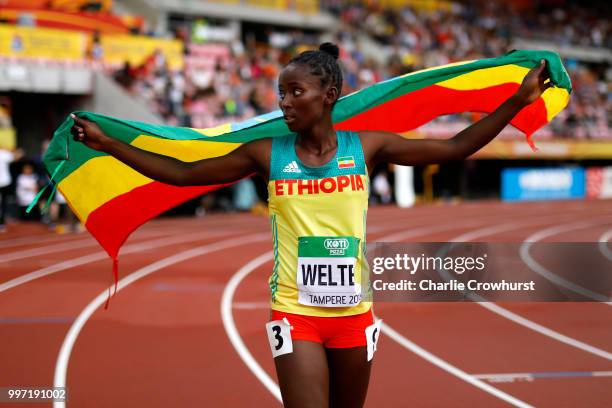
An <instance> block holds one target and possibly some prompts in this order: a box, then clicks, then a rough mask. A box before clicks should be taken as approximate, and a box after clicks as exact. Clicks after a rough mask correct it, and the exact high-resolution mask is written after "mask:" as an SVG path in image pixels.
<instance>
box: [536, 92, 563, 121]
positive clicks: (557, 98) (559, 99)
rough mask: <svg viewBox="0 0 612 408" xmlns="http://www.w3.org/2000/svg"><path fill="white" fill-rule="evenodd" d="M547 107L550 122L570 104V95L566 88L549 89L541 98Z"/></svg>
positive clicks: (547, 116) (547, 117)
mask: <svg viewBox="0 0 612 408" xmlns="http://www.w3.org/2000/svg"><path fill="white" fill-rule="evenodd" d="M540 98H542V99H543V100H544V105H546V120H548V121H549V122H550V121H551V120H552V118H553V117H555V115H556V114H557V113H559V112H561V111H562V110H563V109H565V107H566V106H567V104H568V103H569V99H570V95H569V92H567V90H566V89H565V88H554V87H553V88H548V89H547V90H545V91H544V93H542V96H540Z"/></svg>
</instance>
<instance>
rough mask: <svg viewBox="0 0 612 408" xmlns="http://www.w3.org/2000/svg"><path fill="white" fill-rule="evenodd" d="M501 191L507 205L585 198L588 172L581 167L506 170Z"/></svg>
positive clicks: (503, 173)
mask: <svg viewBox="0 0 612 408" xmlns="http://www.w3.org/2000/svg"><path fill="white" fill-rule="evenodd" d="M501 190H502V192H501V195H502V200H504V201H523V200H567V199H578V198H584V197H585V171H584V169H583V168H581V167H557V168H513V169H503V170H502V180H501Z"/></svg>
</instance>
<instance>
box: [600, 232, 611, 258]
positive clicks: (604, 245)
mask: <svg viewBox="0 0 612 408" xmlns="http://www.w3.org/2000/svg"><path fill="white" fill-rule="evenodd" d="M610 239H612V229H610V230H608V231H606V232H604V233H603V234H602V236H601V237H599V240H598V241H599V251H600V252H601V253H602V254H603V256H605V257H606V258H608V259H609V260H611V261H612V250H610V247H608V241H610Z"/></svg>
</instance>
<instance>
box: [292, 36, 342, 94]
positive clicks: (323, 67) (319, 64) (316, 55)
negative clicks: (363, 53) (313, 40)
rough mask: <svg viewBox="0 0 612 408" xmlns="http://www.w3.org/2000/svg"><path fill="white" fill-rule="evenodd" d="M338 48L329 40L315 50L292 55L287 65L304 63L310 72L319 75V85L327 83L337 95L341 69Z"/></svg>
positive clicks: (339, 90) (339, 88) (339, 89)
mask: <svg viewBox="0 0 612 408" xmlns="http://www.w3.org/2000/svg"><path fill="white" fill-rule="evenodd" d="M339 55H340V50H339V49H338V46H337V45H335V44H332V43H329V42H326V43H323V44H321V45H320V46H319V49H318V50H315V51H304V52H302V53H300V54H299V55H297V56H295V57H293V58H292V59H291V60H290V61H289V62H288V63H287V65H290V64H304V65H307V66H308V67H309V68H310V73H311V74H312V75H316V76H318V77H321V86H322V87H325V86H327V85H329V84H331V85H332V86H334V87H336V89H337V90H338V97H339V96H340V93H341V92H342V71H341V70H340V66H339V65H338V61H337V59H338V56H339Z"/></svg>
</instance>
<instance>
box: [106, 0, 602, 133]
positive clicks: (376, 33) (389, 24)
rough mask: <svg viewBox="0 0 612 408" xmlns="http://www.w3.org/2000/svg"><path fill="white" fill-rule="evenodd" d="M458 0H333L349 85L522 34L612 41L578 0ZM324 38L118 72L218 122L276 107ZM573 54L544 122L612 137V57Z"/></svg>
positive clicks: (185, 117)
mask: <svg viewBox="0 0 612 408" xmlns="http://www.w3.org/2000/svg"><path fill="white" fill-rule="evenodd" d="M448 4H449V6H448V7H444V8H438V9H436V10H427V11H424V10H415V9H413V8H410V7H405V8H403V9H401V10H400V11H399V12H398V11H397V10H386V9H382V8H380V7H378V6H376V5H370V6H368V5H365V4H363V3H360V4H354V3H353V2H347V1H346V0H327V1H325V2H323V6H324V7H325V8H327V9H328V10H329V11H330V12H332V13H333V14H335V15H337V17H338V18H339V20H340V21H341V24H342V26H341V29H340V30H338V34H337V35H336V38H332V40H334V41H335V42H337V43H338V44H339V46H340V48H341V58H340V59H341V63H342V67H343V70H344V78H345V81H344V84H345V85H344V89H343V94H348V93H350V92H353V91H355V90H357V89H360V88H363V87H365V86H368V85H371V84H374V83H376V82H379V81H381V80H384V79H387V78H391V77H394V76H397V75H401V74H403V73H406V72H412V71H415V70H419V69H423V68H427V67H432V66H437V65H442V64H448V63H452V62H455V61H461V60H470V59H480V58H488V57H494V56H499V55H502V54H504V53H505V52H507V51H509V50H510V49H511V43H512V40H513V39H514V38H516V37H521V38H527V39H535V40H547V41H553V42H554V43H556V44H568V45H574V46H591V47H598V48H603V49H606V48H608V49H609V48H610V46H611V45H612V37H611V36H610V30H611V24H610V20H609V19H607V18H605V15H603V16H602V15H601V14H598V13H597V12H596V10H592V9H588V8H584V7H574V6H569V7H566V8H564V9H561V8H557V9H552V10H539V11H538V10H537V9H533V8H529V9H528V10H527V11H525V10H523V11H520V14H519V11H516V10H514V9H512V8H510V7H509V6H508V5H506V4H505V3H503V2H487V3H482V2H479V3H475V4H471V5H470V4H469V3H467V4H461V5H459V4H457V3H448ZM576 15H579V16H581V18H576ZM570 16H571V17H572V18H570ZM585 21H588V22H589V24H586V23H585ZM190 29H191V27H189V26H184V27H179V28H178V29H177V30H176V31H177V35H178V37H180V38H181V39H183V40H184V41H185V43H186V46H185V50H186V53H187V56H186V61H187V62H189V53H190V50H193V49H196V48H197V45H194V44H190V36H189V35H188V34H187V33H189V30H190ZM364 35H365V36H367V37H368V38H366V41H367V43H368V44H375V45H380V46H381V47H386V48H387V49H389V50H390V52H389V53H388V56H386V57H385V58H384V59H383V60H380V59H378V60H377V59H375V58H368V57H367V55H366V52H365V50H364V49H363V48H364V47H362V46H361V44H363V40H364V39H363V36H364ZM319 42H321V38H318V37H316V36H312V35H306V34H305V33H303V32H301V31H294V32H289V33H284V34H282V33H276V34H270V35H269V36H268V41H267V42H261V41H259V42H257V43H255V42H253V43H247V44H244V43H242V42H238V41H236V42H234V43H232V44H228V45H223V46H221V48H222V49H223V48H224V49H225V54H226V55H222V56H219V55H217V56H218V58H216V59H215V58H214V57H213V59H214V61H215V63H214V66H212V67H209V68H207V69H205V70H198V69H197V68H196V69H190V68H189V64H187V68H186V69H185V70H182V71H175V72H172V71H170V70H169V69H168V68H167V63H166V62H165V58H164V56H163V55H162V54H161V53H159V52H158V53H156V54H154V55H152V56H151V58H149V59H148V60H147V61H146V62H145V63H144V64H143V65H142V66H139V67H129V66H128V65H126V66H125V67H124V68H122V69H121V70H119V71H117V72H115V78H116V79H117V80H118V81H119V82H120V83H121V84H123V85H124V86H125V87H126V88H127V89H129V90H130V92H132V93H133V94H135V95H138V96H139V97H143V98H144V99H145V100H146V101H147V103H148V104H149V105H150V107H151V108H152V109H153V110H154V111H155V112H158V113H159V114H160V115H162V116H163V117H164V118H165V119H166V121H167V122H168V123H169V124H173V125H179V126H192V127H196V128H204V127H210V126H215V125H218V124H221V123H226V122H230V121H240V120H242V119H246V118H249V117H252V116H254V115H258V114H262V113H266V112H269V111H271V110H274V109H276V108H277V97H276V93H277V91H276V87H277V86H276V78H277V76H278V73H279V71H280V69H281V68H282V66H283V65H284V64H285V63H286V62H287V61H288V59H289V58H290V57H291V55H294V54H295V53H296V52H299V51H301V50H303V49H306V48H312V47H314V46H316V44H318V43H319ZM564 62H565V65H566V67H567V68H568V71H569V74H570V77H571V78H572V84H573V88H574V93H573V95H572V100H571V103H570V106H569V107H568V109H566V110H565V111H564V112H562V113H561V114H560V115H559V117H558V118H557V119H555V121H553V123H552V124H551V126H549V127H548V128H547V129H546V130H544V131H543V132H542V135H543V137H571V138H578V139H602V138H603V139H609V138H612V132H611V131H610V119H611V118H612V115H610V113H611V111H612V97H611V95H612V93H611V85H612V82H611V79H610V76H611V75H612V72H611V71H610V67H609V64H608V63H585V62H581V61H577V60H569V59H566V60H565V61H564ZM475 118H478V116H474V115H455V116H453V117H446V118H441V119H439V120H438V121H436V122H435V123H433V124H432V126H433V128H435V129H438V130H439V128H440V126H442V129H448V132H446V133H450V132H451V131H454V130H455V129H457V128H461V127H462V126H467V125H468V124H469V123H470V122H471V121H473V120H474V119H475ZM436 126H437V127H436ZM445 126H446V127H445ZM441 133H445V132H444V130H443V131H442V132H441Z"/></svg>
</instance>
